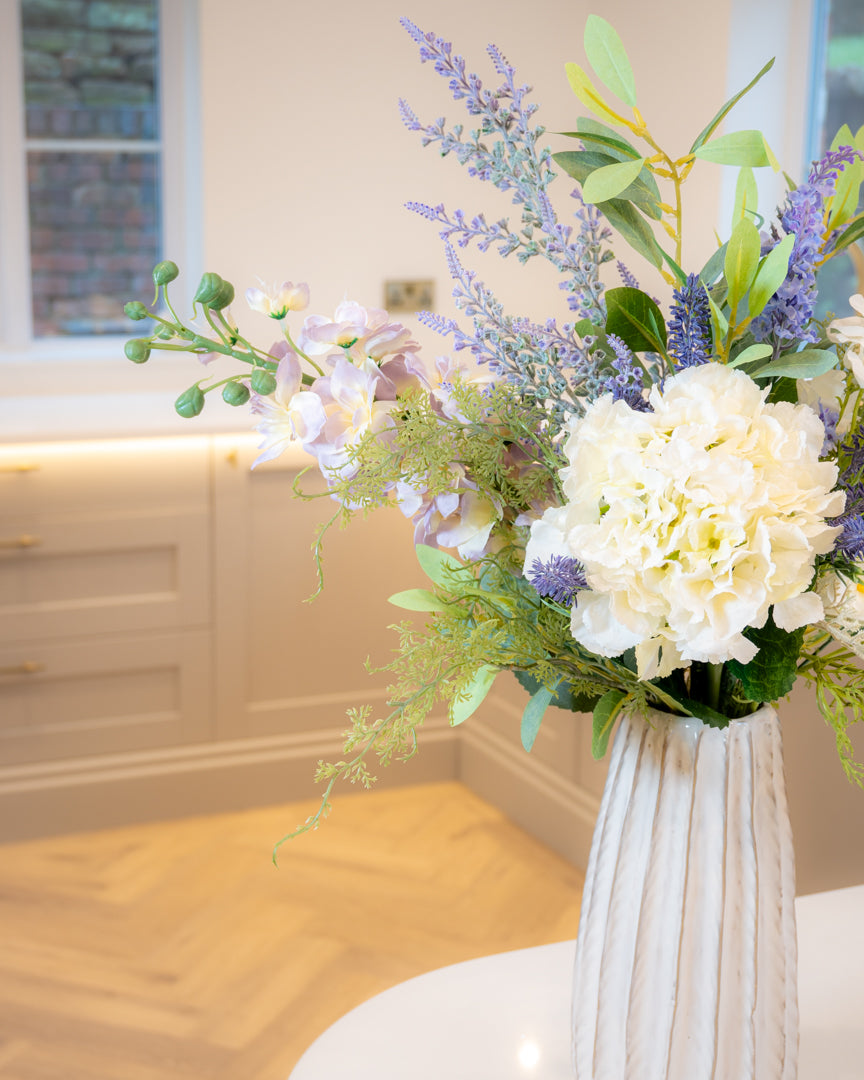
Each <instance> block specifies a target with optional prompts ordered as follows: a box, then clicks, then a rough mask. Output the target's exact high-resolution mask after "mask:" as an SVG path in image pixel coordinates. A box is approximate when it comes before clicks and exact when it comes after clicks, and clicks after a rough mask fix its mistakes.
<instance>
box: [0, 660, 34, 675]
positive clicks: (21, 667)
mask: <svg viewBox="0 0 864 1080" xmlns="http://www.w3.org/2000/svg"><path fill="white" fill-rule="evenodd" d="M44 670H45V665H44V664H40V663H39V661H38V660H25V661H24V663H23V664H13V665H12V666H11V667H0V675H37V674H38V673H39V672H40V671H44Z"/></svg>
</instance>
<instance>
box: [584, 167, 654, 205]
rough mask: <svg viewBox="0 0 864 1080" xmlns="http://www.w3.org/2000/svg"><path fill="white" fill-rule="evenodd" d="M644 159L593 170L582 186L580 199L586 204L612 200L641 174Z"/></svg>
mask: <svg viewBox="0 0 864 1080" xmlns="http://www.w3.org/2000/svg"><path fill="white" fill-rule="evenodd" d="M644 163H645V159H644V158H636V159H635V160H634V161H616V162H615V163H614V164H612V165H606V166H604V167H603V168H602V169H595V170H594V172H592V173H591V174H590V176H588V178H587V179H586V181H585V183H584V184H583V185H582V198H583V200H584V201H585V202H586V203H601V202H605V201H606V200H607V199H614V198H615V196H616V195H620V194H621V192H622V191H624V190H625V188H628V187H629V186H630V185H631V184H632V183H633V181H634V180H635V179H636V177H637V176H638V175H639V173H640V172H642V166H643V164H644Z"/></svg>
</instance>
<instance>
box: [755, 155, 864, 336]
mask: <svg viewBox="0 0 864 1080" xmlns="http://www.w3.org/2000/svg"><path fill="white" fill-rule="evenodd" d="M860 157H861V154H859V153H858V151H857V150H855V149H854V148H853V147H851V146H841V147H838V149H837V150H831V151H829V152H828V153H827V154H826V155H825V156H824V157H823V158H821V159H820V160H819V161H816V162H814V163H813V166H812V167H811V169H810V173H809V175H808V177H807V181H806V183H803V184H801V185H800V187H798V188H796V189H795V191H790V192H789V194H788V196H787V198H786V205H785V207H784V208H783V210H782V213H781V215H780V225H781V226H782V229H783V232H784V233H786V234H787V235H788V234H789V233H794V235H795V243H794V244H793V246H792V254H791V255H790V256H789V270H788V272H787V274H786V279H785V281H784V282H783V284H782V285H781V286H780V288H779V289H778V290H777V292H776V293H775V294H774V296H772V297H771V299H770V300H769V301H768V303H767V304H766V305H765V309H764V310H763V311H762V313H761V315H759V316H757V317H756V318H755V319H754V320H753V322H752V323H751V326H750V329H751V330H752V332H753V337H754V338H755V339H756V341H769V340H773V341H774V342H775V343H777V344H779V343H781V342H784V341H802V342H809V343H811V344H812V343H813V342H816V341H818V340H819V334H818V331H817V330H816V329H815V328H814V327H812V326H810V323H811V320H812V318H813V311H814V308H815V306H816V263H817V262H818V261H819V258H820V255H821V252H822V249H823V246H825V238H824V236H823V228H824V210H825V199H826V198H828V197H830V196H831V195H833V194H834V189H835V186H836V183H837V176H838V173H839V172H840V170H841V169H842V168H843V166H844V165H846V164H849V163H851V162H852V161H854V160H855V159H856V158H860ZM779 241H780V235H779V233H778V232H777V229H776V227H772V230H771V234H770V235H769V236H768V237H767V238H765V239H764V240H763V244H762V253H763V255H764V254H767V252H768V251H770V250H771V249H772V248H773V247H774V246H775V244H777V243H779Z"/></svg>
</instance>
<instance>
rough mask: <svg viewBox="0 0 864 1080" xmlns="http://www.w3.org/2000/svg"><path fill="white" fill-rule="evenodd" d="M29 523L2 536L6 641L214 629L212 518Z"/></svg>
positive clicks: (0, 623) (1, 609)
mask: <svg viewBox="0 0 864 1080" xmlns="http://www.w3.org/2000/svg"><path fill="white" fill-rule="evenodd" d="M27 524H28V523H27V522H25V521H15V520H8V519H7V520H6V521H4V522H3V526H2V527H3V533H2V534H0V642H3V641H6V642H10V643H17V642H27V641H35V640H40V639H47V638H60V637H69V636H75V637H78V636H81V635H85V634H99V633H114V632H123V631H135V630H147V629H154V628H157V627H180V626H199V625H202V624H204V623H206V622H207V621H208V618H209V593H210V551H209V548H210V529H209V517H208V515H207V514H205V513H191V514H165V515H154V516H147V517H145V516H134V515H130V516H127V517H119V518H118V517H106V518H99V517H92V518H89V519H81V518H79V519H76V520H70V521H66V522H62V523H61V522H57V521H53V520H45V521H42V522H41V523H37V524H36V525H35V526H34V527H32V528H31V529H28V528H25V526H26V525H27Z"/></svg>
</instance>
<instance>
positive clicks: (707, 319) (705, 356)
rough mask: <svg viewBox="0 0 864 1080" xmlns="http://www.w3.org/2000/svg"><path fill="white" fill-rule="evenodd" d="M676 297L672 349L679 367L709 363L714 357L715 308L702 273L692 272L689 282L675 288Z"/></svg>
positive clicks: (671, 326)
mask: <svg viewBox="0 0 864 1080" xmlns="http://www.w3.org/2000/svg"><path fill="white" fill-rule="evenodd" d="M672 297H673V304H672V307H671V309H670V311H669V342H668V350H669V355H670V356H671V357H672V359H673V360H674V361H675V367H676V368H685V367H695V366H696V365H697V364H705V363H707V362H708V360H710V358H711V357H710V353H709V350H710V347H711V308H710V306H709V304H708V294H707V293H706V292H705V286H704V285H703V284H702V282H701V281H700V280H699V275H698V274H689V275H688V277H687V284H686V285H684V286H683V288H680V289H675V291H674V292H673V293H672Z"/></svg>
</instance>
